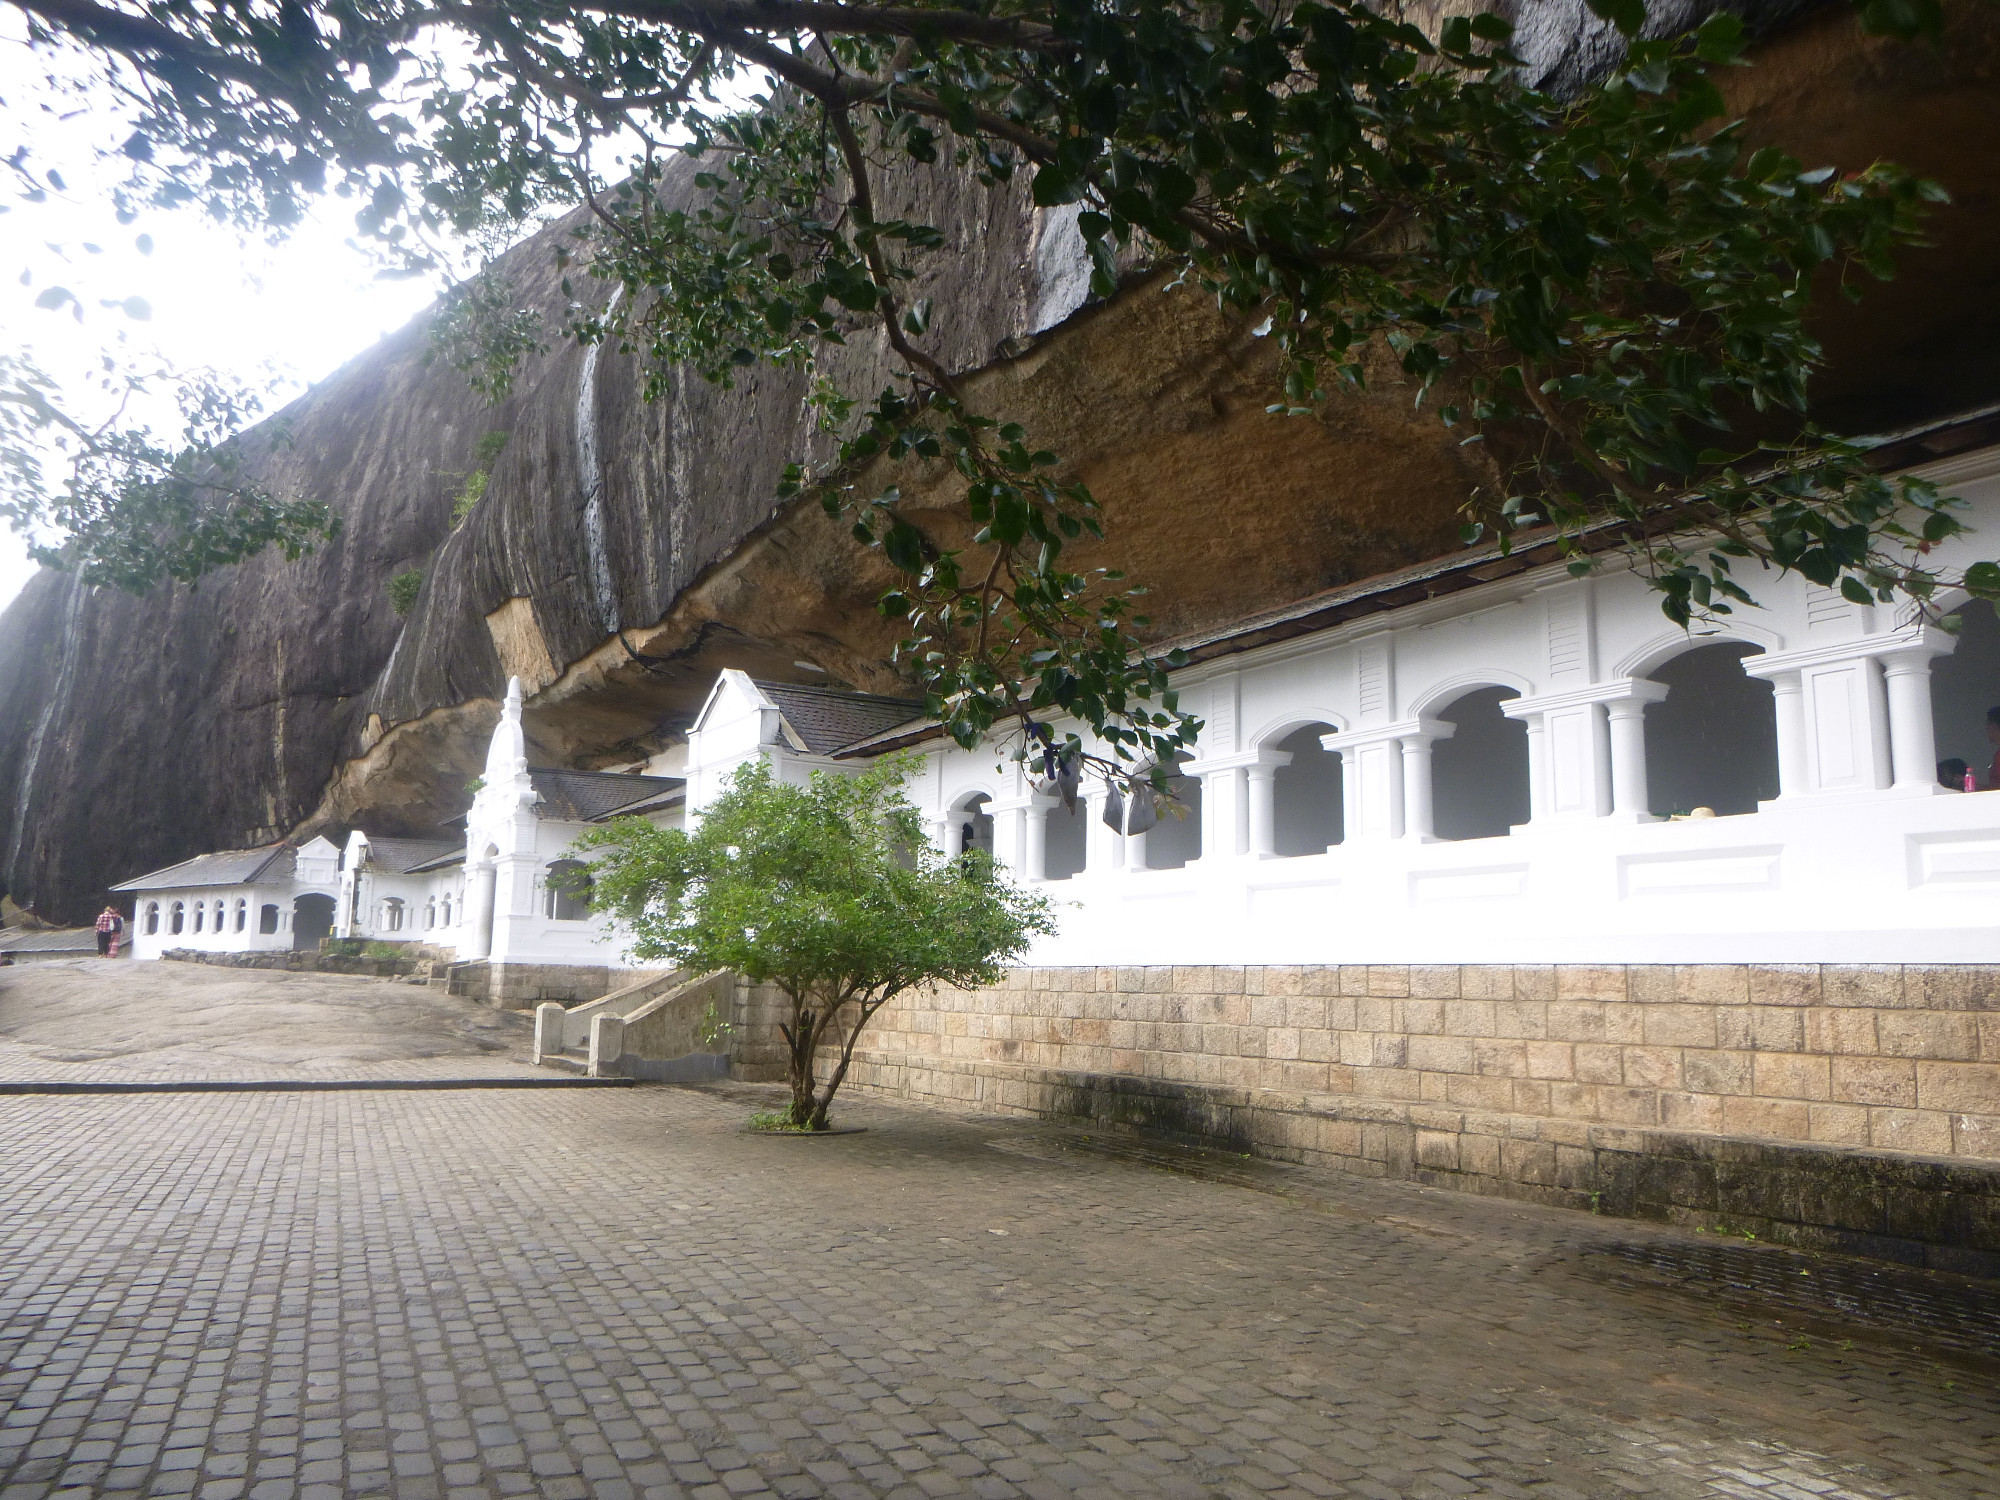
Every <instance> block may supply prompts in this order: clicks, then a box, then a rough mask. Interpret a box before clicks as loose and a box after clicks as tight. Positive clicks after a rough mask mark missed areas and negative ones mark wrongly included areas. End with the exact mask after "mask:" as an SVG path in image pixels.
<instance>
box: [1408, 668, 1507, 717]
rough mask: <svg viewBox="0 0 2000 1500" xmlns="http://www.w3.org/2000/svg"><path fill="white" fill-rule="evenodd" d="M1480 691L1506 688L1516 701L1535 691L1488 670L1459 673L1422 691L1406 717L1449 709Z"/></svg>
mask: <svg viewBox="0 0 2000 1500" xmlns="http://www.w3.org/2000/svg"><path fill="white" fill-rule="evenodd" d="M1481 688H1509V689H1511V690H1512V691H1513V693H1514V695H1515V696H1516V697H1520V698H1526V697H1528V696H1529V695H1530V694H1531V693H1533V692H1534V690H1535V688H1534V684H1533V683H1531V682H1529V681H1528V679H1527V678H1525V677H1523V676H1521V675H1520V674H1519V673H1516V672H1500V671H1494V670H1491V669H1483V670H1481V671H1477V672H1461V673H1460V674H1459V675H1458V676H1456V677H1448V678H1446V679H1445V680H1444V681H1443V682H1440V683H1436V684H1434V685H1433V686H1431V687H1429V688H1426V689H1425V690H1424V692H1423V693H1422V694H1421V695H1420V696H1419V697H1417V698H1416V699H1415V700H1414V701H1413V702H1412V703H1411V705H1410V713H1409V717H1411V718H1413V719H1421V718H1423V717H1425V716H1426V715H1427V714H1430V713H1433V712H1434V711H1436V710H1437V709H1440V708H1449V707H1451V705H1452V704H1454V703H1456V702H1457V701H1458V700H1459V699H1460V698H1463V697H1464V696H1465V695H1466V694H1467V693H1476V692H1478V691H1479V690H1480V689H1481Z"/></svg>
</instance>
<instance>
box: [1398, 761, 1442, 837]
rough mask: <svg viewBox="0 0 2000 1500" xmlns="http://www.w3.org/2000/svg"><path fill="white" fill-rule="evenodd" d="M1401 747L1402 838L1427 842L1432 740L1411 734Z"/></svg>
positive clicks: (1432, 832)
mask: <svg viewBox="0 0 2000 1500" xmlns="http://www.w3.org/2000/svg"><path fill="white" fill-rule="evenodd" d="M1402 746H1403V837H1404V838H1406V839H1415V840H1416V841H1417V842H1418V843H1420V844H1428V843H1430V842H1431V840H1433V839H1434V838H1436V837H1437V834H1436V831H1435V830H1434V829H1433V828H1432V826H1431V742H1430V741H1429V740H1428V739H1423V738H1419V737H1416V736H1412V737H1411V738H1409V739H1406V740H1404V741H1403V742H1402Z"/></svg>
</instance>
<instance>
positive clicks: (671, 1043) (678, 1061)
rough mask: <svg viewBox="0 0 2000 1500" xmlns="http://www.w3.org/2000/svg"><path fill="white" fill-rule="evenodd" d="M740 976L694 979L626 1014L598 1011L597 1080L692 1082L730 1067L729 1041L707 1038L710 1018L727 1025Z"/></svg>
mask: <svg viewBox="0 0 2000 1500" xmlns="http://www.w3.org/2000/svg"><path fill="white" fill-rule="evenodd" d="M735 1000H736V976H735V975H734V974H733V973H731V972H730V971H729V970H727V969H717V970H715V971H714V972H713V973H710V974H704V975H702V976H701V977H700V978H697V979H690V980H688V981H686V982H685V983H683V984H680V985H677V986H676V987H675V988H673V989H671V990H669V991H668V992H667V993H665V994H663V995H656V996H654V997H653V998H651V999H649V1000H647V1001H646V1003H645V1004H643V1005H640V1006H638V1007H637V1008H635V1009H633V1010H630V1011H627V1012H626V1013H625V1014H624V1015H622V1016H621V1015H612V1014H606V1013H604V1012H599V1013H598V1014H597V1015H595V1016H593V1017H592V1018H591V1022H590V1063H589V1073H590V1076H591V1077H593V1078H609V1077H625V1078H646V1079H652V1080H654V1081H655V1082H668V1083H691V1082H694V1081H696V1080H697V1079H701V1078H719V1077H721V1076H723V1075H724V1074H725V1073H726V1072H727V1071H728V1068H729V1052H728V1045H727V1043H726V1042H722V1041H720V1040H718V1041H715V1042H710V1041H707V1040H705V1039H704V1038H703V1036H702V1032H703V1030H704V1029H706V1027H707V1026H708V1025H709V1024H710V1018H711V1016H713V1017H715V1018H717V1019H720V1020H721V1021H723V1022H725V1023H726V1022H727V1021H728V1020H729V1018H730V1014H731V1012H732V1011H733V1009H734V1008H735Z"/></svg>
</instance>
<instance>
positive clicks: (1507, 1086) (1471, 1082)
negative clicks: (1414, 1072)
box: [1445, 1073, 1514, 1110]
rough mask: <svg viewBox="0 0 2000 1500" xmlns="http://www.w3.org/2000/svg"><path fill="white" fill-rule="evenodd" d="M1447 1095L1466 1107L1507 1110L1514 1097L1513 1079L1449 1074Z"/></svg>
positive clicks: (1446, 1086)
mask: <svg viewBox="0 0 2000 1500" xmlns="http://www.w3.org/2000/svg"><path fill="white" fill-rule="evenodd" d="M1445 1097H1446V1098H1447V1099H1449V1100H1450V1101H1451V1102H1452V1103H1453V1104H1456V1105H1458V1106H1460V1107H1461V1108H1464V1109H1492V1110H1505V1109H1507V1108H1508V1107H1509V1106H1510V1105H1511V1104H1512V1103H1513V1099H1514V1090H1513V1087H1512V1084H1511V1081H1510V1080H1509V1079H1507V1078H1504V1077H1480V1076H1468V1075H1466V1074H1462V1073H1453V1074H1450V1075H1448V1077H1447V1079H1446V1083H1445Z"/></svg>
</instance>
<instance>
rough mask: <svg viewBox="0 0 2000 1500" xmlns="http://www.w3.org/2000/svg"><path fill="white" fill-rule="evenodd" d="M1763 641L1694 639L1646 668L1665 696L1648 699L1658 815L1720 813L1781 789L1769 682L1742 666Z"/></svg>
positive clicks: (1649, 768)
mask: <svg viewBox="0 0 2000 1500" xmlns="http://www.w3.org/2000/svg"><path fill="white" fill-rule="evenodd" d="M1762 651H1763V648H1762V647H1761V646H1757V645H1753V644H1751V643H1749V642H1747V641H1711V642H1708V643H1706V644H1703V645H1691V646H1689V647H1688V648H1687V649H1685V650H1683V651H1681V652H1679V653H1677V654H1676V655H1674V656H1673V657H1671V658H1669V659H1668V660H1666V661H1664V662H1660V663H1658V664H1656V665H1655V666H1654V667H1653V668H1652V670H1651V671H1650V672H1649V673H1648V674H1647V675H1648V676H1649V677H1650V678H1651V679H1652V680H1653V681H1654V682H1657V683H1660V684H1662V685H1664V686H1665V688H1666V689H1667V696H1666V697H1665V698H1663V699H1662V700H1661V701H1660V702H1658V703H1650V704H1648V705H1647V706H1646V802H1647V807H1648V808H1649V809H1650V810H1651V812H1652V813H1653V815H1654V816H1655V817H1661V818H1665V817H1671V816H1672V815H1673V814H1675V813H1690V812H1693V811H1694V810H1695V809H1696V808H1698V807H1706V808H1711V809H1713V810H1714V812H1715V814H1716V815H1717V816H1718V817H1728V816H1732V815H1734V814H1738V813H1750V812H1755V811H1756V810H1757V804H1758V803H1759V802H1762V801H1765V800H1767V799H1769V798H1772V797H1775V796H1777V795H1778V719H1777V711H1776V707H1775V702H1776V700H1775V697H1774V693H1773V689H1772V687H1771V684H1770V683H1768V682H1766V681H1764V680H1763V679H1762V678H1759V677H1751V676H1749V675H1748V674H1747V673H1745V672H1744V670H1743V658H1744V657H1746V656H1756V655H1759V654H1761V652H1762Z"/></svg>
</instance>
